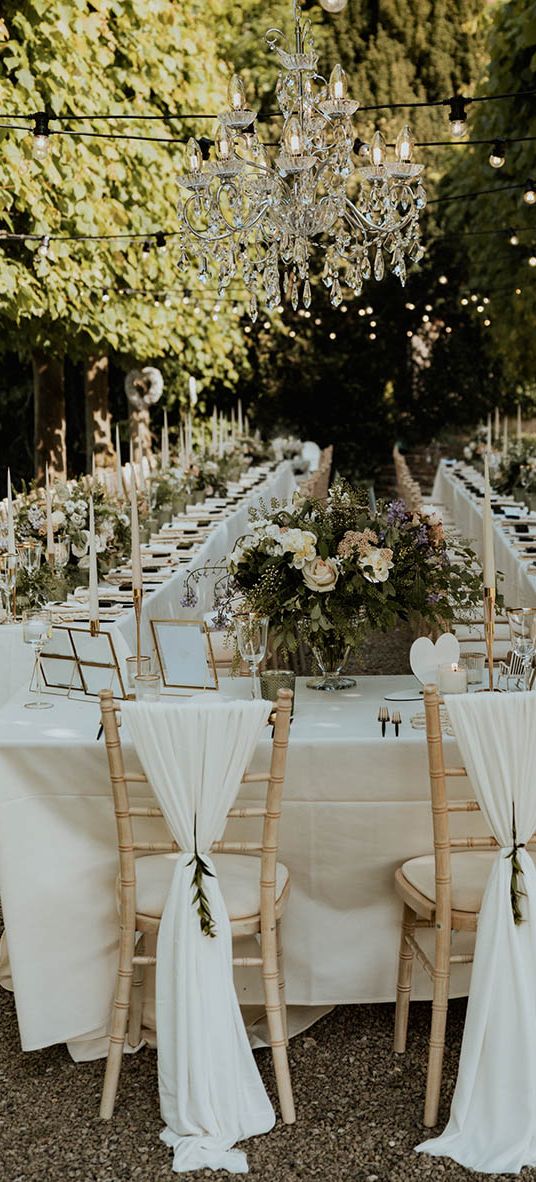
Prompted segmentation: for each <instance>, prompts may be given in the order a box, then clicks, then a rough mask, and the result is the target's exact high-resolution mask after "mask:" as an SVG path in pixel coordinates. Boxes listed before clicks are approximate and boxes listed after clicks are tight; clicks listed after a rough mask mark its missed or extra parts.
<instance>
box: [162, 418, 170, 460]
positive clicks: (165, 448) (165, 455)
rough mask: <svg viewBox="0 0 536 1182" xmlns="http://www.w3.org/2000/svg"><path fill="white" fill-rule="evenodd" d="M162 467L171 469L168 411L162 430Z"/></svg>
mask: <svg viewBox="0 0 536 1182" xmlns="http://www.w3.org/2000/svg"><path fill="white" fill-rule="evenodd" d="M162 467H163V468H164V469H166V468H169V429H168V417H167V410H165V411H164V427H163V430H162Z"/></svg>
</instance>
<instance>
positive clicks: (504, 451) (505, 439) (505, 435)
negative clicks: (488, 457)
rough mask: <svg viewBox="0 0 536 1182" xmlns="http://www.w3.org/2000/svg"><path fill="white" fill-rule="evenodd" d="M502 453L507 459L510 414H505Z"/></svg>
mask: <svg viewBox="0 0 536 1182" xmlns="http://www.w3.org/2000/svg"><path fill="white" fill-rule="evenodd" d="M502 454H503V456H504V457H505V459H506V456H507V455H508V415H505V416H504V419H503V446H502Z"/></svg>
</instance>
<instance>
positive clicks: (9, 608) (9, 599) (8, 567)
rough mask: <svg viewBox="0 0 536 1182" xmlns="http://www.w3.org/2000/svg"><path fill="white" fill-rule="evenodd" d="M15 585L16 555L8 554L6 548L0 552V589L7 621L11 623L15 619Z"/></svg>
mask: <svg viewBox="0 0 536 1182" xmlns="http://www.w3.org/2000/svg"><path fill="white" fill-rule="evenodd" d="M16 585H17V555H16V554H8V552H7V550H3V551H2V552H1V553H0V590H1V591H2V594H3V596H4V598H5V601H6V613H7V623H8V624H12V623H13V622H14V619H15V615H14V611H13V599H14V592H15V587H16Z"/></svg>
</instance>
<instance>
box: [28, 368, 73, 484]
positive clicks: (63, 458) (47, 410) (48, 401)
mask: <svg viewBox="0 0 536 1182" xmlns="http://www.w3.org/2000/svg"><path fill="white" fill-rule="evenodd" d="M32 367H33V380H34V463H35V475H36V478H37V480H40V481H42V480H43V479H44V476H45V464H47V463H48V466H49V470H50V472H51V473H53V474H54V475H55V476H58V477H59V478H60V479H62V480H65V479H66V477H67V450H66V444H65V389H64V378H63V358H62V357H51V356H50V355H49V354H48V353H44V352H42V351H41V350H36V351H35V353H34V354H33V356H32Z"/></svg>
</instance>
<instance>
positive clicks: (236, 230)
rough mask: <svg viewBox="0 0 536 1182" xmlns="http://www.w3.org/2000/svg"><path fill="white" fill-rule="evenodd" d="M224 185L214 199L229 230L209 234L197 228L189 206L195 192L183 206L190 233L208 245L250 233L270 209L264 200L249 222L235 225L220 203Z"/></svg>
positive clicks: (193, 199)
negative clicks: (228, 219) (227, 216)
mask: <svg viewBox="0 0 536 1182" xmlns="http://www.w3.org/2000/svg"><path fill="white" fill-rule="evenodd" d="M223 187H224V186H223V185H221V186H220V188H219V190H218V193H217V195H216V197H215V198H214V201H215V202H216V203H217V206H218V213H219V215H220V217H221V219H222V221H223V222H224V224H225V226H226V227H227V230H222V232H221V233H220V234H209V233H207V232H206V231H203V230H197V229H196V227H195V226H194V225H193V224H192V222H191V221H190V218H189V212H188V206H189V205H191V203H192V201H195V194H193V195H192V196H191V197H189V198H188V200H187V201H186V202H185V203H184V206H183V216H184V220H185V222H186V225H187V226H188V229H189V230H190V233H191V234H193V235H194V238H197V239H198V240H199V241H200V242H206V243H207V245H208V243H210V242H223V241H224V240H225V239H226V238H232V237H233V236H234V235H235V234H241V233H249V231H250V230H252V229H253V227H254V226H256V225H257V223H258V222H259V221H260V220H261V218H262V217H264V214H265V212H266V210H267V209H268V203H267V202H264V203H263V204H262V205H261V208H260V209H259V210H258V212H257V213H256V214H255V216H254V217H251V218H250V219H249V220H248V221H247V222H244V225H243V226H233V225H231V223H230V222H228V221H227V218H226V217H225V214H224V213H223V211H222V208H221V205H220V201H219V198H220V193H221V192H222V190H223Z"/></svg>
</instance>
